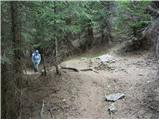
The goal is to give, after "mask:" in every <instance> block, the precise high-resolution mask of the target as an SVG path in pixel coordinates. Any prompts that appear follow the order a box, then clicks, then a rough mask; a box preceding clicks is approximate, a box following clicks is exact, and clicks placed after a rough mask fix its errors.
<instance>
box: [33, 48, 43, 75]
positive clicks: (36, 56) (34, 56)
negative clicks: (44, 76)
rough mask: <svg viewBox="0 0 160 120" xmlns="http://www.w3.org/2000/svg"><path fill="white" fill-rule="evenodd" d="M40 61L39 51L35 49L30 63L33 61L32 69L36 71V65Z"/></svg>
mask: <svg viewBox="0 0 160 120" xmlns="http://www.w3.org/2000/svg"><path fill="white" fill-rule="evenodd" d="M40 62H41V55H40V54H39V51H38V50H36V51H34V52H33V53H32V63H33V67H34V71H35V72H38V71H39V70H38V65H39V64H40Z"/></svg>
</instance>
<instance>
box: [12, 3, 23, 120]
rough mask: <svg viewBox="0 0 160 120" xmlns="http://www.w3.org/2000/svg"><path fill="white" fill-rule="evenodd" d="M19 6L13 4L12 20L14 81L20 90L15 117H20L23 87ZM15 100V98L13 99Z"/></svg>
mask: <svg viewBox="0 0 160 120" xmlns="http://www.w3.org/2000/svg"><path fill="white" fill-rule="evenodd" d="M17 13H18V4H17V2H13V1H12V2H11V19H12V35H13V40H12V41H13V52H14V61H13V67H14V68H13V69H14V70H15V71H14V79H15V84H14V85H13V86H14V87H15V88H17V89H19V90H18V91H17V90H16V89H15V91H14V92H15V101H14V102H15V106H16V107H15V108H14V109H15V110H14V112H15V117H18V116H19V115H20V109H21V108H20V107H21V102H20V96H21V93H20V92H19V91H20V89H21V86H22V68H21V50H20V42H21V40H20V27H19V24H18V22H19V21H18V15H17ZM13 99H14V98H13Z"/></svg>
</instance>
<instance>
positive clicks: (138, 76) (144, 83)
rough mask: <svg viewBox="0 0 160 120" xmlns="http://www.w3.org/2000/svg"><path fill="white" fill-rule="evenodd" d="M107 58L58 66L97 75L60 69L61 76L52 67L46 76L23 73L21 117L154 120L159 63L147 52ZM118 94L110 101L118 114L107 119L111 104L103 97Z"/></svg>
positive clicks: (72, 60) (81, 60) (77, 61)
mask: <svg viewBox="0 0 160 120" xmlns="http://www.w3.org/2000/svg"><path fill="white" fill-rule="evenodd" d="M110 54H111V55H112V56H113V59H115V62H110V63H108V64H106V65H100V63H99V62H98V61H96V60H95V59H94V58H92V59H91V58H82V59H80V58H77V59H71V60H68V61H65V62H63V63H62V64H61V65H67V66H72V67H75V68H78V69H79V68H88V67H92V68H93V67H94V68H95V70H96V71H80V72H74V71H72V70H61V76H59V75H55V68H54V67H50V68H48V69H49V72H48V75H47V76H46V77H44V76H41V75H40V74H31V73H32V72H29V73H30V74H26V78H27V80H28V81H27V83H28V85H27V86H25V87H24V89H23V95H22V98H23V99H22V116H21V118H93V119H94V118H95V119H96V118H106V119H107V118H119V119H120V118H158V117H159V99H158V98H159V97H158V91H159V86H158V62H156V60H154V59H153V58H152V57H151V56H150V55H149V53H148V52H138V53H137V54H132V55H126V56H118V55H116V54H113V52H112V53H110ZM117 92H120V93H124V94H125V98H123V99H120V100H118V101H116V102H115V103H114V105H115V106H116V108H117V112H115V113H114V114H112V115H111V114H109V112H108V110H107V109H108V107H109V106H110V105H111V104H112V103H111V102H107V101H106V100H105V95H108V94H112V93H117ZM43 102H44V107H43V109H42V106H43Z"/></svg>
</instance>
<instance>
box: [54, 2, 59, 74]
mask: <svg viewBox="0 0 160 120" xmlns="http://www.w3.org/2000/svg"><path fill="white" fill-rule="evenodd" d="M54 14H56V1H54ZM54 25H55V32H56V19H55V18H54ZM54 40H55V67H56V73H57V74H60V71H59V67H58V42H57V36H55V39H54Z"/></svg>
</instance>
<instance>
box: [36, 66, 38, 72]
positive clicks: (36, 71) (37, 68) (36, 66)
mask: <svg viewBox="0 0 160 120" xmlns="http://www.w3.org/2000/svg"><path fill="white" fill-rule="evenodd" d="M35 69H36V72H38V64H35Z"/></svg>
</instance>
